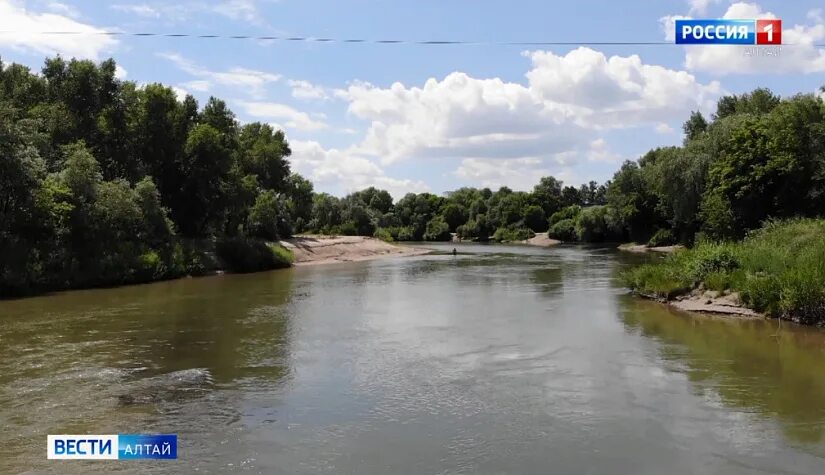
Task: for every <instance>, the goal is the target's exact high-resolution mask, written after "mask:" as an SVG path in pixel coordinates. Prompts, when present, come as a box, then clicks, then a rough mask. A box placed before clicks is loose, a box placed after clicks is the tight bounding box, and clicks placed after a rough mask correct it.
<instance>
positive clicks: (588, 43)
mask: <svg viewBox="0 0 825 475" xmlns="http://www.w3.org/2000/svg"><path fill="white" fill-rule="evenodd" d="M6 34H11V35H57V36H132V37H144V38H145V37H158V38H193V39H221V40H256V41H281V42H307V43H341V44H347V43H366V44H381V45H391V44H403V45H419V46H450V45H468V46H676V45H675V44H674V43H673V42H671V41H466V40H404V39H367V38H324V37H313V36H269V35H264V36H258V35H225V34H223V35H222V34H202V35H199V34H194V33H157V32H127V31H35V32H31V31H12V30H2V31H0V35H6ZM745 46H747V45H745ZM782 46H795V45H794V44H788V43H786V44H783V45H782ZM812 46H813V47H815V48H825V44H813V45H812Z"/></svg>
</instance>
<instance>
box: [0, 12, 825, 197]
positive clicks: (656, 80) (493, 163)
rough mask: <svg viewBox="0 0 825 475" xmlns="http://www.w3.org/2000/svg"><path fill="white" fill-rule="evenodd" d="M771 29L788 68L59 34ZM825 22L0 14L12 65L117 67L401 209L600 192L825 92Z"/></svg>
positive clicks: (818, 16)
mask: <svg viewBox="0 0 825 475" xmlns="http://www.w3.org/2000/svg"><path fill="white" fill-rule="evenodd" d="M723 16H724V17H728V18H754V17H771V16H774V17H778V18H781V19H782V20H783V27H784V36H785V37H784V41H785V43H795V45H793V46H791V45H785V46H783V47H782V51H781V53H780V57H778V58H775V57H762V58H755V57H748V56H746V55H745V54H744V51H743V49H742V47H726V46H690V47H681V46H676V45H666V46H609V47H608V46H589V47H588V46H565V47H523V46H501V45H490V44H480V45H456V46H425V45H410V44H389V45H387V44H370V43H356V44H345V43H305V42H284V41H256V40H233V39H193V38H150V37H129V36H118V37H107V36H102V35H82V36H73V37H65V36H60V37H58V36H49V35H42V34H38V32H42V31H55V30H62V31H88V32H94V31H100V30H106V31H112V30H117V31H123V32H144V31H149V32H160V33H191V34H219V35H257V36H309V37H331V38H339V39H344V38H363V39H376V40H377V39H402V40H466V41H478V42H481V43H500V42H525V41H526V42H529V41H571V42H576V41H664V40H666V39H667V33H668V31H670V29H671V28H672V27H671V26H670V25H671V22H672V20H673V19H674V18H677V17H693V18H717V17H723ZM823 17H825V11H823V9H822V6H821V4H819V5H817V2H814V1H811V0H803V1H795V2H787V1H761V2H758V3H742V2H739V3H737V2H729V1H727V0H687V1H686V0H665V1H656V2H653V1H649V0H638V1H621V2H617V1H584V0H579V1H576V2H550V1H532V0H531V1H521V2H517V3H513V2H511V3H507V2H492V1H462V0H451V1H443V0H440V1H433V0H416V1H394V2H387V1H383V2H379V1H375V0H374V1H367V0H360V1H331V0H330V1H315V0H300V1H299V0H225V1H212V2H206V1H200V0H181V1H179V2H176V3H175V4H171V3H170V2H163V1H154V0H115V1H113V2H105V3H104V2H99V1H92V0H89V1H68V0H62V1H51V0H31V1H22V0H0V30H2V31H7V32H9V33H0V56H2V58H3V59H4V60H5V61H16V62H20V63H24V64H27V65H29V66H31V67H33V68H35V69H39V67H40V66H41V64H42V61H43V58H44V56H46V55H52V54H56V53H61V54H63V55H64V56H67V57H71V56H77V57H84V58H92V59H97V60H99V59H104V58H107V57H114V58H115V59H116V60H117V62H118V64H119V65H120V66H121V67H122V70H121V74H122V76H123V77H125V78H126V79H128V80H133V81H136V82H137V83H139V84H144V83H149V82H162V83H165V84H167V85H170V86H173V87H175V88H176V89H177V90H178V91H179V94H186V93H189V94H192V95H194V96H195V97H196V98H197V99H198V100H199V101H200V102H201V103H204V102H205V101H206V99H208V98H209V96H210V95H215V96H217V97H220V98H222V99H225V100H226V101H227V102H228V103H229V104H230V106H231V107H232V109H233V110H234V111H235V112H236V114H237V115H238V119H239V120H240V121H242V122H250V121H256V120H259V121H265V122H269V123H272V124H275V125H277V126H278V127H281V128H283V129H285V130H286V132H287V135H288V137H289V140H290V143H291V144H292V148H293V151H294V154H293V157H292V159H291V160H292V164H293V168H294V169H295V170H296V171H298V172H300V173H302V174H304V175H305V176H307V177H309V178H310V179H312V180H313V182H314V183H315V185H316V189H317V190H320V191H328V192H331V193H334V194H338V195H341V194H344V193H346V192H349V191H353V190H355V189H360V188H363V187H365V186H370V185H375V186H378V187H381V188H385V189H388V190H390V192H391V193H392V194H393V195H394V196H396V197H400V196H402V195H403V194H404V193H405V192H408V191H416V192H418V191H432V192H435V193H441V192H444V191H447V190H450V189H455V188H457V187H460V186H466V185H469V186H492V187H497V186H499V185H502V184H503V185H508V186H511V187H513V188H516V189H530V188H531V187H532V185H533V184H535V183H536V182H537V181H538V179H539V178H540V177H541V176H544V175H548V174H552V175H554V176H557V177H558V178H560V179H562V180H564V181H565V182H566V183H568V184H573V185H577V184H580V183H583V182H586V181H588V180H590V179H595V180H598V181H603V180H605V179H608V178H610V176H611V175H612V173H613V172H614V171H615V170H616V169H617V168H618V166H619V165H620V164H621V162H622V161H623V160H625V159H635V158H638V156H640V155H641V154H642V153H644V152H645V151H646V150H648V149H649V148H652V147H655V146H660V145H672V144H678V143H680V142H681V140H682V136H681V132H680V127H681V123H682V122H683V121H684V120H685V119H686V118H687V115H688V114H689V113H690V111H691V110H696V109H699V110H702V111H704V112H706V113H709V112H710V111H712V110H713V104H714V103H715V101H716V100H717V99H718V97H719V96H720V95H723V94H726V93H739V92H745V91H748V90H751V89H753V88H755V87H758V86H766V87H770V88H771V89H773V90H774V91H775V92H777V93H780V94H783V95H785V94H793V93H796V92H814V91H816V90H817V88H818V87H819V86H821V85H823V84H825V48H823V47H818V46H815V45H817V44H819V45H821V44H823V43H825V21H823Z"/></svg>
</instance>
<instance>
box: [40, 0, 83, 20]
mask: <svg viewBox="0 0 825 475" xmlns="http://www.w3.org/2000/svg"><path fill="white" fill-rule="evenodd" d="M46 8H47V9H49V10H50V11H52V12H54V13H59V14H61V15H66V16H69V17H72V18H80V12H79V11H78V10H77V8H75V7H73V6H71V5H67V4H65V3H63V2H46Z"/></svg>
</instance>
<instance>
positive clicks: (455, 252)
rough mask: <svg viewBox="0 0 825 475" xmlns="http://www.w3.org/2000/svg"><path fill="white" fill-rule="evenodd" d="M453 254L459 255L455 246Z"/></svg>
mask: <svg viewBox="0 0 825 475" xmlns="http://www.w3.org/2000/svg"><path fill="white" fill-rule="evenodd" d="M453 255H454V256H455V255H458V252H457V251H456V250H455V248H453Z"/></svg>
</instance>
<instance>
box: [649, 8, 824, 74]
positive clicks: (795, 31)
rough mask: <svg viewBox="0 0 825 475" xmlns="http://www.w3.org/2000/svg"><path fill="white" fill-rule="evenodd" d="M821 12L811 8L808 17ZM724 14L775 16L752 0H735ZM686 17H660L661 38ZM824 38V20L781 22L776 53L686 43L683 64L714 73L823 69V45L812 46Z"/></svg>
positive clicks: (763, 72)
mask: <svg viewBox="0 0 825 475" xmlns="http://www.w3.org/2000/svg"><path fill="white" fill-rule="evenodd" d="M817 14H821V12H817V11H816V10H813V11H812V12H809V14H808V17H809V18H811V19H813V20H814V21H816V19H815V17H816V15H817ZM723 17H724V18H731V19H735V18H777V16H776V15H775V14H773V13H772V12H765V11H762V8H761V7H760V6H759V5H757V4H755V3H744V2H738V3H734V4H732V5H731V6H730V7H729V8H728V10H727V11H726V12H725V14H724V16H723ZM678 18H687V17H682V16H676V15H674V16H667V17H663V18H661V19H660V21H661V23H662V26H663V28H664V30H665V38H666V39H668V40H669V41H672V40H673V35H674V29H673V25H674V20H675V19H678ZM823 40H825V23H822V22H821V21H819V22H818V24H815V25H812V26H806V25H794V26H790V25H788V24H783V25H782V43H783V46H782V47H781V51H780V54H779V56H749V55H747V54H746V52H747V51H749V50H750V49H751V48H752V47H748V46H736V45H724V46H722V45H690V46H686V47H685V67H686V68H687V69H689V70H695V71H707V72H710V73H715V74H730V73H734V74H742V73H754V74H791V73H807V74H810V73H820V72H825V48H820V47H816V46H814V45H815V44H817V43H821V42H822V41H823Z"/></svg>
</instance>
